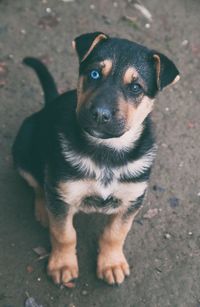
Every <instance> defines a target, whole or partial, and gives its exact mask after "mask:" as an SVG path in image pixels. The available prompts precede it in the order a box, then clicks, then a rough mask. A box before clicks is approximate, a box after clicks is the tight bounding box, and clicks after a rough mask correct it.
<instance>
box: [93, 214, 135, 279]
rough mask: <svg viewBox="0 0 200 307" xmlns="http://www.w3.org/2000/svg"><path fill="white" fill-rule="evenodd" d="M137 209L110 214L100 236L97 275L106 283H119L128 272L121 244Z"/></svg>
mask: <svg viewBox="0 0 200 307" xmlns="http://www.w3.org/2000/svg"><path fill="white" fill-rule="evenodd" d="M138 210H139V209H137V210H136V211H135V210H134V213H133V212H132V213H131V214H126V213H125V214H121V213H120V214H116V215H113V216H111V217H110V220H109V222H108V225H107V226H106V228H105V229H104V232H103V234H102V235H101V237H100V241H99V255H98V260H97V276H98V277H99V278H100V279H104V280H105V281H106V282H107V283H108V284H121V283H122V282H123V281H124V279H125V277H126V276H128V275H129V274H130V270H129V265H128V262H127V260H126V258H125V256H124V253H123V245H124V241H125V239H126V236H127V234H128V232H129V230H130V228H131V225H132V222H133V220H134V217H135V216H136V214H137V212H138Z"/></svg>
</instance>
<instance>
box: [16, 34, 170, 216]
mask: <svg viewBox="0 0 200 307" xmlns="http://www.w3.org/2000/svg"><path fill="white" fill-rule="evenodd" d="M97 34H98V33H96V34H94V35H93V37H92V38H91V37H87V41H84V44H83V45H82V47H81V45H80V44H79V47H78V53H79V56H80V57H81V58H82V57H83V56H84V53H85V50H87V49H88V44H91V42H92V40H93V39H94V37H95V36H96V35H97ZM80 39H81V38H79V39H78V41H79V43H80ZM78 41H77V42H78ZM153 54H154V52H153V51H152V50H149V49H147V48H146V47H143V46H141V45H139V44H136V43H132V42H129V41H127V40H122V39H117V38H112V39H111V38H107V39H106V40H105V41H102V42H101V44H99V46H98V48H97V47H95V48H94V50H93V51H92V52H91V53H90V54H89V56H88V57H87V58H86V59H85V61H83V63H81V64H80V74H81V75H84V74H85V73H86V71H87V65H88V64H89V63H90V64H91V63H93V62H96V61H98V60H103V59H107V58H109V59H112V60H113V63H114V71H113V73H112V76H114V77H112V80H111V79H109V80H108V81H106V82H107V85H105V86H106V88H107V89H108V90H109V89H112V91H110V93H111V94H110V96H109V95H108V94H105V90H103V91H101V92H100V94H101V95H102V97H104V98H105V97H106V99H107V100H109V103H110V104H112V101H113V103H114V101H115V98H113V97H114V96H113V95H115V97H117V95H119V94H120V95H123V97H124V99H126V98H127V97H128V98H129V99H130V98H131V99H133V97H132V94H131V93H130V90H125V89H124V88H122V86H121V85H120V83H119V79H120V76H122V73H123V72H124V70H125V69H126V68H127V67H128V65H134V67H135V68H136V69H137V70H138V72H139V73H140V75H141V77H142V78H143V81H144V83H145V89H144V94H145V95H146V96H148V97H154V96H155V95H156V93H157V92H158V88H157V83H156V67H155V63H154V59H153ZM24 62H25V63H26V64H27V65H29V66H31V67H32V68H34V70H35V71H36V73H37V75H38V77H39V79H40V81H41V84H42V87H43V90H44V93H45V101H46V102H47V103H46V105H45V107H44V108H43V109H42V110H41V111H39V112H37V113H35V114H33V115H32V116H30V117H29V118H27V119H26V120H25V121H24V123H23V124H22V126H21V128H20V130H19V133H18V135H17V137H16V140H15V142H14V145H13V148H12V153H13V158H14V163H15V165H16V167H17V168H19V169H22V170H24V171H26V172H28V173H30V174H31V175H32V176H33V177H34V178H35V180H36V181H37V182H38V183H39V185H40V186H42V187H43V188H44V189H45V191H46V196H47V200H48V207H49V210H50V211H51V212H52V213H53V214H54V215H56V216H61V215H65V214H66V213H67V210H68V204H67V206H66V204H64V203H63V200H62V199H61V197H60V195H59V192H58V189H57V187H58V184H59V182H60V181H67V180H70V181H73V180H74V181H76V180H77V179H79V180H81V179H86V178H88V179H94V177H95V175H94V174H91V173H87V172H84V170H81V169H79V168H77V167H74V166H73V165H72V164H71V163H70V162H69V161H67V160H66V159H65V158H64V156H63V153H62V142H63V141H62V140H61V138H60V136H61V135H62V136H64V138H65V139H66V140H67V143H68V148H69V149H71V150H73V152H74V154H75V155H79V156H81V157H83V158H84V157H85V158H87V157H90V159H91V160H92V161H93V162H94V163H95V165H97V167H99V168H104V169H105V171H104V176H103V178H102V179H101V181H102V184H103V185H104V186H107V185H108V184H109V183H110V182H112V180H113V176H114V175H113V171H112V169H113V168H115V169H116V168H119V167H121V166H126V165H127V163H129V162H133V161H135V160H138V159H139V158H141V157H142V156H143V155H144V154H146V153H147V152H148V151H150V150H151V149H152V148H153V146H154V145H155V140H154V135H153V129H152V123H151V118H150V116H148V117H147V118H146V119H145V121H144V122H143V126H144V129H143V132H142V134H141V136H140V137H139V139H138V140H137V142H136V143H135V144H133V146H132V147H130V149H129V150H123V149H122V150H119V151H117V150H115V148H109V147H108V146H105V145H103V144H98V143H96V144H95V143H94V142H92V141H91V140H90V139H89V138H88V137H87V136H86V134H85V133H84V130H83V129H82V126H81V121H79V118H78V117H77V114H76V107H77V92H76V90H72V91H69V92H67V93H65V94H63V95H60V96H58V92H57V89H56V85H55V82H54V80H53V78H52V77H51V75H50V74H49V72H48V70H47V69H46V67H45V66H44V65H43V64H42V63H41V62H39V60H36V59H33V58H28V59H25V60H24ZM163 74H164V68H163V69H162V75H163ZM163 80H164V79H163ZM165 80H166V79H165ZM168 81H169V80H167V81H166V82H165V81H162V86H165V85H166V83H167V82H168ZM104 89H105V87H104ZM105 95H106V96H105ZM101 99H102V98H101ZM133 100H134V99H133ZM49 102H51V103H49ZM111 125H112V123H110V126H109V127H110V130H109V129H108V128H106V130H107V131H111V132H112V131H115V130H116V125H114V126H113V127H114V128H112V126H111ZM112 133H113V132H112ZM150 171H151V166H149V167H148V168H146V169H145V170H144V171H143V172H141V173H140V174H139V175H138V176H132V175H131V176H121V178H120V179H119V181H120V182H127V183H129V182H142V181H147V180H148V178H149V175H150ZM77 193H78V191H77ZM142 198H143V196H141V197H139V198H138V199H137V200H134V201H133V203H131V204H130V209H129V210H128V214H130V213H131V212H133V211H134V210H135V209H137V208H139V206H140V205H141V201H142ZM86 200H87V201H88V202H89V204H90V202H91V201H92V200H93V201H94V202H96V206H97V207H105V206H107V205H108V206H112V207H118V206H119V205H120V204H121V201H122V200H116V199H114V200H113V198H112V197H111V198H108V199H107V200H102V199H99V198H98V197H97V196H94V198H93V199H92V200H91V198H88V199H86ZM86 200H85V201H86ZM85 201H84V203H85ZM111 203H112V204H111Z"/></svg>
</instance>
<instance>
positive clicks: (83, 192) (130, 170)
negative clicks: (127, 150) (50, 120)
mask: <svg viewBox="0 0 200 307" xmlns="http://www.w3.org/2000/svg"><path fill="white" fill-rule="evenodd" d="M60 137H61V146H62V154H63V156H64V158H65V160H66V161H67V162H68V163H70V164H71V165H72V166H73V167H74V168H76V169H77V170H79V171H81V172H82V173H83V174H85V179H81V180H76V181H74V180H73V181H66V182H60V184H59V187H58V192H59V194H60V195H61V197H62V199H63V200H64V201H65V202H66V203H68V204H69V205H72V206H74V207H75V208H76V209H77V210H82V211H84V212H94V211H98V212H103V211H104V210H103V209H102V208H95V207H90V208H88V207H87V208H86V207H84V206H83V202H84V199H85V198H88V197H90V196H95V197H98V198H101V199H102V200H106V199H108V198H109V197H114V198H115V199H118V200H119V201H120V202H121V203H122V206H120V208H121V209H122V208H125V207H127V206H128V205H129V204H130V202H131V201H134V200H135V199H137V198H138V197H139V196H141V195H142V194H143V193H144V191H145V189H146V188H147V183H146V182H138V183H123V182H120V181H119V180H120V178H121V177H131V176H139V175H140V174H141V173H143V172H144V171H145V170H146V169H148V168H149V167H150V166H151V164H152V162H153V160H154V157H155V153H156V146H154V147H153V148H152V149H151V150H150V151H149V152H147V153H146V154H144V155H143V156H142V157H141V158H140V159H138V160H135V161H133V162H129V163H127V164H126V165H125V166H121V167H117V168H112V169H108V168H106V167H102V168H100V167H99V166H98V165H96V164H95V162H94V161H93V160H92V159H90V158H89V157H83V156H82V155H80V154H77V153H76V152H74V151H73V150H72V149H70V146H69V144H68V142H67V140H66V139H65V138H64V136H60ZM109 173H110V175H112V180H110V182H109V183H108V184H107V185H105V184H103V182H104V179H105V176H107V174H109ZM88 177H90V178H91V179H88ZM120 208H118V210H120ZM107 209H108V210H107V213H113V212H115V211H116V210H117V209H116V208H115V209H114V208H107Z"/></svg>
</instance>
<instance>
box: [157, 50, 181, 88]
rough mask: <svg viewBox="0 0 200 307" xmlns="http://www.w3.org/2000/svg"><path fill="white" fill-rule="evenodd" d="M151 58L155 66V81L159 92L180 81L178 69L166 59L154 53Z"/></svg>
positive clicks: (160, 54)
mask: <svg viewBox="0 0 200 307" xmlns="http://www.w3.org/2000/svg"><path fill="white" fill-rule="evenodd" d="M153 58H154V62H155V65H156V80H157V87H158V90H159V91H160V90H162V89H163V88H164V87H165V86H167V85H170V84H171V85H172V84H175V83H176V82H177V81H178V80H179V79H180V76H179V71H178V69H177V68H176V66H175V65H174V63H173V62H172V61H171V60H170V59H168V57H166V56H165V55H164V54H162V53H159V52H157V51H155V52H154V54H153Z"/></svg>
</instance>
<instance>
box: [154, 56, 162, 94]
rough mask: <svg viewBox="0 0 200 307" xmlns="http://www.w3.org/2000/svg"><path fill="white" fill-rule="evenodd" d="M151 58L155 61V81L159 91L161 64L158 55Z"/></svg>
mask: <svg viewBox="0 0 200 307" xmlns="http://www.w3.org/2000/svg"><path fill="white" fill-rule="evenodd" d="M153 58H154V59H155V61H156V80H157V87H158V89H159V90H160V68H161V63H160V57H159V55H158V54H154V55H153Z"/></svg>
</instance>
